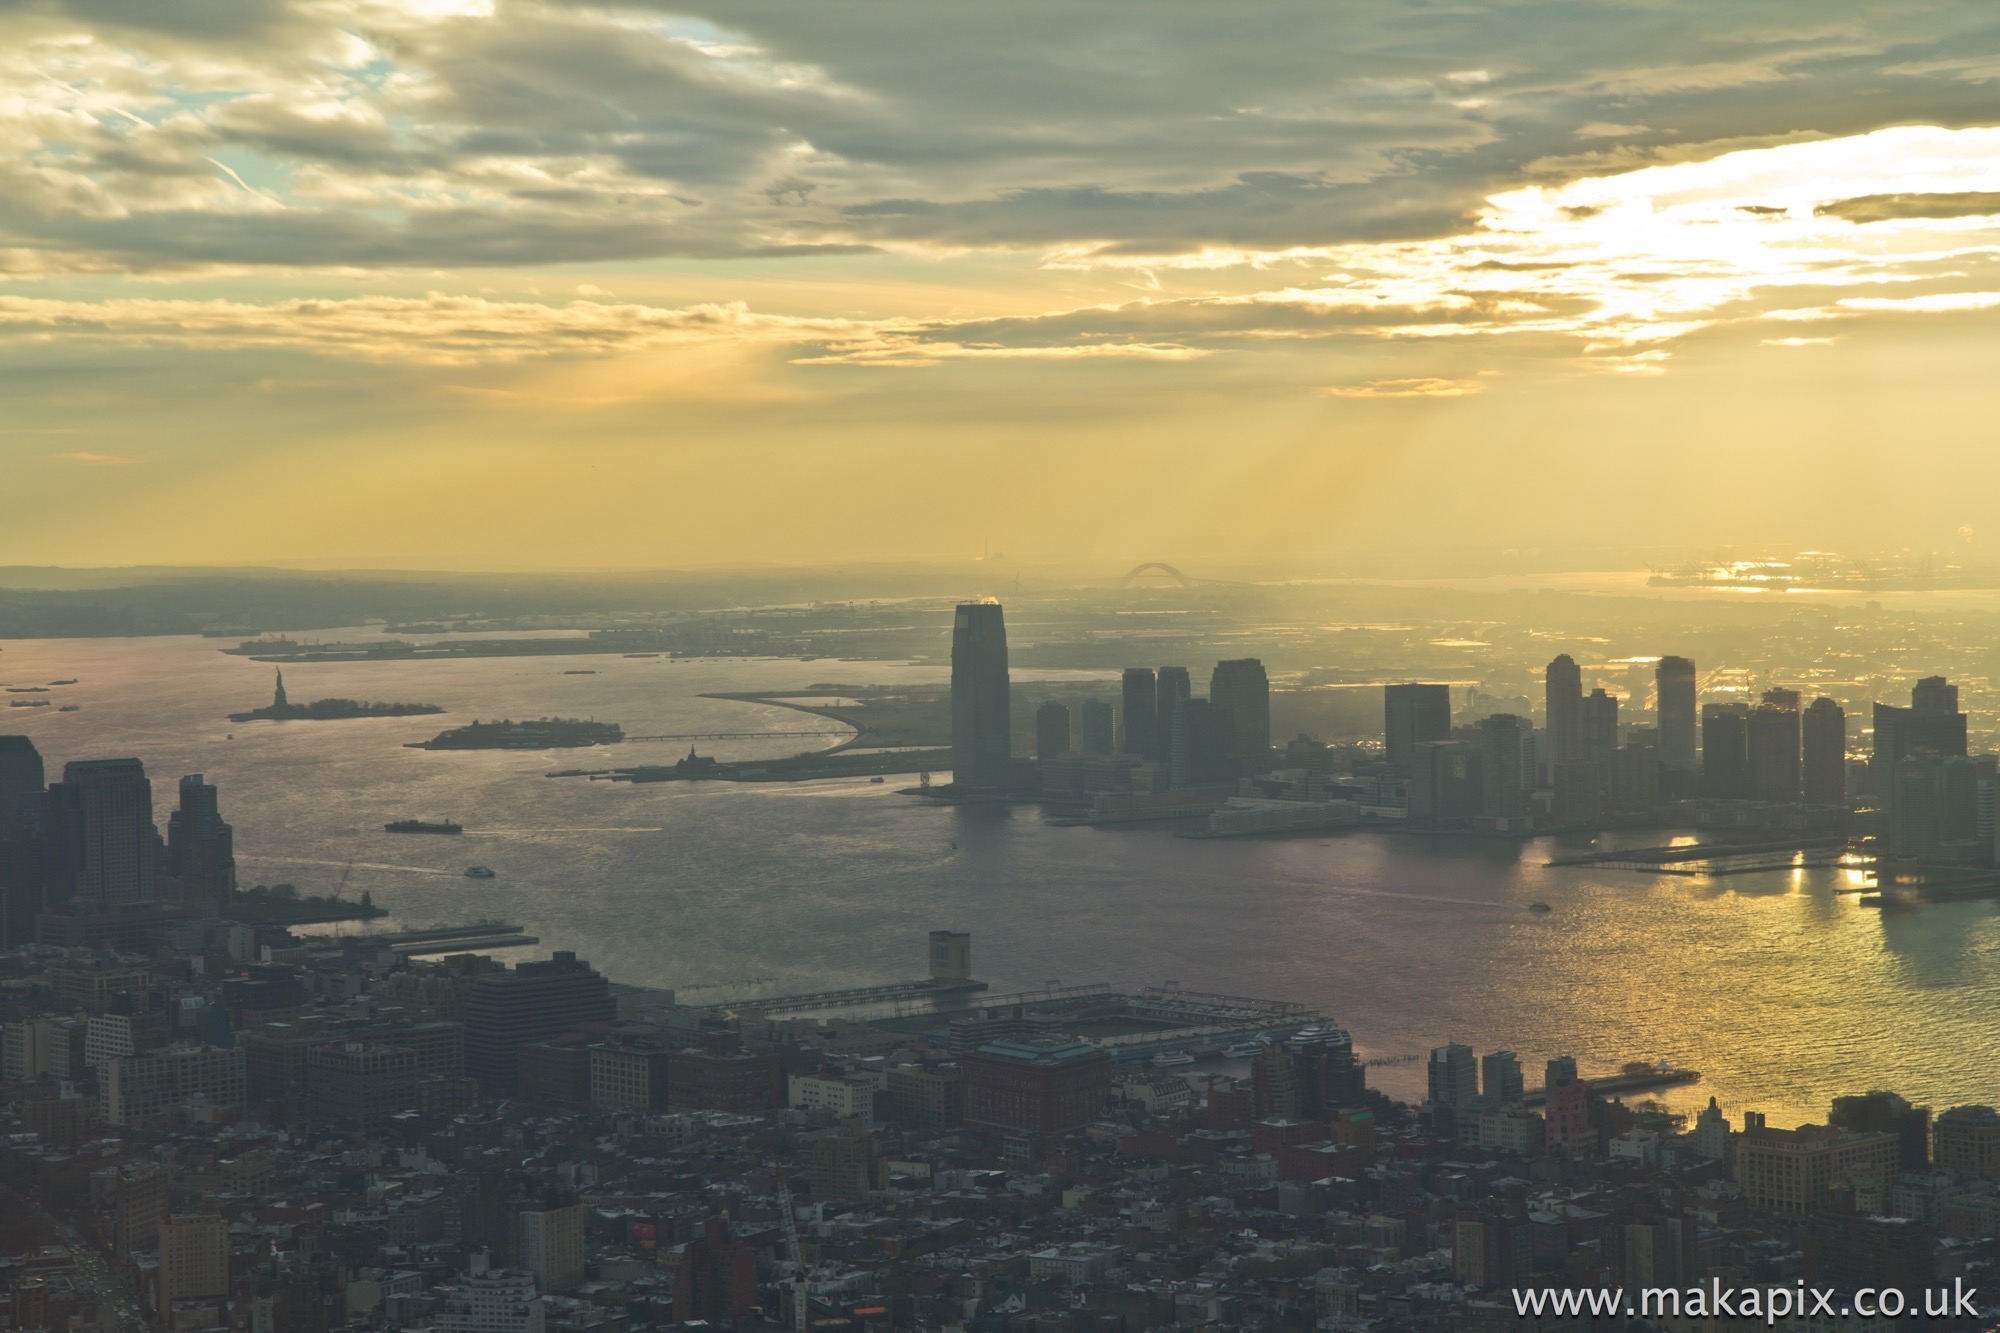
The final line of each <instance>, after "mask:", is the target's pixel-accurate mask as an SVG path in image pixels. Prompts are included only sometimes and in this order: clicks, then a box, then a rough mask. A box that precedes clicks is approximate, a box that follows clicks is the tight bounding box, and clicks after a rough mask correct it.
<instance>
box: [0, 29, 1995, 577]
mask: <svg viewBox="0 0 2000 1333" xmlns="http://www.w3.org/2000/svg"><path fill="white" fill-rule="evenodd" d="M1996 261H2000V8H1996V7H1995V6H1992V5H1991V4H1982V3H1978V2H1977V0H1970V2H1968V3H1927V2H1925V0H1896V2H1895V3H1882V4H1872V3H1839V2H1838V0H1815V2H1814V3H1793V2H1791V0H1779V2H1775V3H1767V4H1759V5H1745V4H1741V3H1708V2H1693V0H1687V2H1676V3H1667V2H1664V0H1659V2H1653V3H1642V2H1626V0H1594V2H1593V3H1576V2H1574V0H1572V2H1570V3H1535V2H1524V3H1487V4H1475V3H1448V2H1440V3H1419V2H1417V0H1400V2H1397V3H1383V2H1379V0H1342V3H1339V4H1327V3H1323V0H1322V2H1318V3H1311V4H1305V3H1258V2H1257V0H1246V2H1244V3H1232V4H1228V5H1223V4H1197V3H1192V2H1187V3H1183V2H1182V0H1170V2H1169V3H1161V2H1160V0H1092V3H1091V4H1088V5H1077V4H1074V3H1041V2H1039V0H1006V2H1005V3H989V4H980V5H972V4H939V3H936V0H930V2H929V3H886V2H884V0H839V2H838V3H817V4H800V3H798V2H797V0H784V2H783V3H776V2H773V0H729V3H707V2H706V0H701V2H695V3H670V4H654V3H649V2H638V3H606V4H583V3H570V2H569V0H533V2H517V0H0V564H17V565H19V564H26V565H122V564H176V565H180V564H292V565H306V566H333V567H378V568H395V567H401V568H431V569H535V568H547V569H566V568H634V569H651V568H670V567H671V568H684V567H698V566H708V565H729V566H743V565H756V564H784V565H793V564H797V565H806V564H820V565H824V564H829V563H843V562H866V561H885V562H888V561H901V562H908V561H949V560H964V559H969V558H976V557H979V556H981V555H982V554H993V555H996V556H997V557H999V558H1003V559H1008V560H1016V561H1032V562H1039V563H1043V564H1047V563H1073V564H1082V565H1107V566H1116V567H1120V568H1122V567H1124V566H1125V565H1130V564H1136V563H1138V562H1140V561H1143V560H1170V561H1175V562H1178V563H1181V564H1182V565H1183V566H1184V567H1186V566H1200V567H1209V568H1219V567H1221V566H1224V565H1227V566H1230V567H1232V568H1243V567H1248V566H1257V565H1268V566H1270V567H1272V568H1300V569H1304V568H1308V567H1311V568H1321V567H1326V568H1337V567H1338V566H1339V565H1340V563H1341V562H1342V561H1343V560H1351V559H1354V558H1356V557H1358V556H1359V555H1362V554H1366V555H1367V556H1368V557H1369V558H1370V559H1373V560H1379V559H1381V558H1382V556H1383V553H1385V552H1389V553H1393V552H1397V551H1401V550H1411V551H1417V550H1429V551H1438V550H1451V551H1460V552H1464V553H1466V558H1467V559H1469V560H1472V561H1474V562H1476V561H1477V560H1479V559H1480V558H1481V553H1482V552H1484V553H1494V552H1504V551H1512V552H1522V551H1543V550H1567V549H1575V550H1579V551H1583V550H1603V549H1612V548H1619V549H1623V548H1631V549H1646V550H1655V551H1659V550H1668V551H1684V552H1686V553H1688V554H1690V555H1692V554H1695V553H1697V552H1703V551H1707V550H1712V549H1722V548H1728V549H1731V550H1735V551H1738V552H1749V551H1761V550H1773V551H1782V550H1794V549H1804V548H1817V549H1835V550H1851V551H1857V552H1881V551H1886V550H1898V549H1909V550H1921V551H1926V552H1930V551H1936V552H1942V553H1945V554H1947V555H1948V556H1969V557H1975V558H1980V559H1987V560H2000V519H1995V518H1992V517H1991V516H1989V515H1988V514H1987V512H1986V509H1987V506H1985V505H1984V504H1983V503H1982V497H1983V496H1985V495H1990V494H1992V493H1993V489H1994V487H1995V485H1996V484H2000V450H1995V449H1994V448H1992V440H1993V435H1994V427H1995V423H1996V420H2000V411H1996V409H2000V375H1995V374H1994V373H1993V371H1992V362H1993V360H1994V356H1993V351H1994V348H1995V336H1994V335H1995V332H1996V330H2000V263H1997V262H1996Z"/></svg>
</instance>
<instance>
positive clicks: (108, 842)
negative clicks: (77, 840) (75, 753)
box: [63, 759, 160, 907]
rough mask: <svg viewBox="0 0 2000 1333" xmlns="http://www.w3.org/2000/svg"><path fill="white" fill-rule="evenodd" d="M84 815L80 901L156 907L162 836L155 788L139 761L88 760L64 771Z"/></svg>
mask: <svg viewBox="0 0 2000 1333" xmlns="http://www.w3.org/2000/svg"><path fill="white" fill-rule="evenodd" d="M63 783H64V784H65V785H67V786H70V787H73V788H75V790H76V802H77V809H78V812H79V814H80V815H81V827H80V829H79V830H78V832H79V833H80V834H81V837H82V847H81V852H82V864H81V866H80V867H79V869H78V873H77V895H76V896H77V897H78V898H79V899H81V900H83V901H84V902H87V903H91V904H93V905H96V906H99V907H121V906H125V905H128V904H131V903H145V902H152V901H153V900H154V899H155V898H156V897H157V896H158V892H159V889H158V885H159V864H160V831H159V830H158V829H157V828H155V827H154V826H153V784H152V783H151V782H149V781H147V780H146V769H145V765H143V764H141V763H140V762H139V761H138V760H137V759H83V760H76V761H73V762H71V763H69V764H67V765H65V766H64V768H63Z"/></svg>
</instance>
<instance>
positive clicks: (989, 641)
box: [951, 602, 1013, 788]
mask: <svg viewBox="0 0 2000 1333" xmlns="http://www.w3.org/2000/svg"><path fill="white" fill-rule="evenodd" d="M1008 695H1009V683H1008V677H1007V622H1006V617H1005V615H1004V613H1003V612H1002V611H1001V608H1000V604H999V603H998V602H967V603H964V604H963V605H961V606H960V607H959V608H958V613H957V618H956V619H955V620H954V621H953V627H952V634H951V765H952V772H951V780H952V784H953V785H954V786H957V787H970V788H995V787H1005V786H1007V785H1009V783H1010V781H1011V780H1012V776H1013V773H1012V769H1013V761H1012V755H1013V746H1012V721H1011V718H1010V715H1009V702H1008Z"/></svg>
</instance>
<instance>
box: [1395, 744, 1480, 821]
mask: <svg viewBox="0 0 2000 1333" xmlns="http://www.w3.org/2000/svg"><path fill="white" fill-rule="evenodd" d="M1414 762H1415V771H1414V772H1413V773H1412V775H1411V777H1410V789H1409V795H1410V822H1411V823H1412V824H1416V825H1419V826H1421V827H1424V828H1461V827H1464V826H1465V825H1467V824H1469V823H1470V822H1471V821H1472V818H1473V816H1474V815H1477V814H1478V813H1479V812H1480V798H1481V795H1482V794H1483V776H1482V772H1481V763H1480V750H1479V747H1477V746H1472V745H1468V744H1466V743H1465V742H1464V741H1420V742H1418V744H1417V747H1416V756H1415V761H1414Z"/></svg>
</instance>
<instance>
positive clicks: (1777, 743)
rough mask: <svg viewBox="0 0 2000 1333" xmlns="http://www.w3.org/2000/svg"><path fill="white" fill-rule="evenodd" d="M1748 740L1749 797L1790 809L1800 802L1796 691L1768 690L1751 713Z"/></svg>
mask: <svg viewBox="0 0 2000 1333" xmlns="http://www.w3.org/2000/svg"><path fill="white" fill-rule="evenodd" d="M1748 726H1749V730H1748V732H1747V734H1746V738H1745V751H1746V757H1747V760H1748V763H1749V766H1750V795H1751V797H1752V798H1753V799H1756V800H1759V801H1770V802H1772V803H1774V804H1778V805H1790V804H1791V803H1793V802H1794V801H1797V800H1798V799H1799V733H1800V721H1799V695H1798V691H1797V690H1766V691H1765V692H1764V698H1763V701H1762V702H1761V703H1759V704H1758V705H1757V706H1756V707H1755V708H1753V709H1751V710H1750V720H1749V724H1748Z"/></svg>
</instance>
